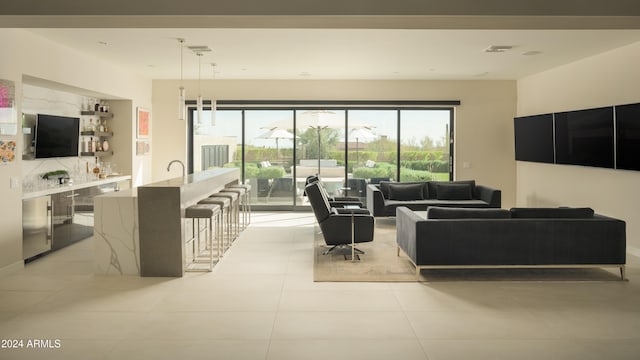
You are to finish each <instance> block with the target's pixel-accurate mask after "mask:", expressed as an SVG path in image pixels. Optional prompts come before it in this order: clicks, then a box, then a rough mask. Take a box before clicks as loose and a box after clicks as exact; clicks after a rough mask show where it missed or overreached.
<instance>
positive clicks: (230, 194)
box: [214, 190, 240, 240]
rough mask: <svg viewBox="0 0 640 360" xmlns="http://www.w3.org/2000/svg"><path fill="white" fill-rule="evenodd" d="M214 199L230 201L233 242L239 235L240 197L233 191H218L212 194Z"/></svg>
mask: <svg viewBox="0 0 640 360" xmlns="http://www.w3.org/2000/svg"><path fill="white" fill-rule="evenodd" d="M214 196H216V197H226V198H228V199H229V200H230V201H231V214H232V218H233V220H232V222H233V224H232V225H233V231H232V232H233V240H235V239H236V238H237V237H238V236H239V235H240V224H239V223H240V211H239V206H238V205H239V199H240V196H239V195H238V193H237V192H235V191H226V190H220V192H217V193H215V194H214Z"/></svg>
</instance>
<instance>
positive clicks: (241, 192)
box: [220, 186, 247, 230]
mask: <svg viewBox="0 0 640 360" xmlns="http://www.w3.org/2000/svg"><path fill="white" fill-rule="evenodd" d="M220 192H221V193H236V194H238V216H239V215H240V212H242V223H241V224H240V230H244V229H246V228H247V208H246V201H247V197H246V195H247V190H246V189H245V188H241V187H229V186H228V187H226V188H224V189H222V190H220ZM238 222H240V219H239V218H238Z"/></svg>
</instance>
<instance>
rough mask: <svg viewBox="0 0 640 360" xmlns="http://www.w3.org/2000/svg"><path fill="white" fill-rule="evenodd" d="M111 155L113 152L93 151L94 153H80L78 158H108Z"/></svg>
mask: <svg viewBox="0 0 640 360" xmlns="http://www.w3.org/2000/svg"><path fill="white" fill-rule="evenodd" d="M110 155H113V151H95V152H84V151H82V152H80V156H97V157H101V156H110Z"/></svg>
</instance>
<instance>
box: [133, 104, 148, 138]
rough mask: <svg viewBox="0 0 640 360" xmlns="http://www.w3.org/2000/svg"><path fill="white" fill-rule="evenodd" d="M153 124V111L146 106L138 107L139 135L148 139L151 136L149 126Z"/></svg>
mask: <svg viewBox="0 0 640 360" xmlns="http://www.w3.org/2000/svg"><path fill="white" fill-rule="evenodd" d="M150 125H151V113H150V112H149V110H147V109H145V108H141V107H139V108H138V116H137V127H136V128H137V137H138V139H146V138H148V137H149V127H150Z"/></svg>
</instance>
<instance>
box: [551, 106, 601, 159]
mask: <svg viewBox="0 0 640 360" xmlns="http://www.w3.org/2000/svg"><path fill="white" fill-rule="evenodd" d="M613 137H614V133H613V107H604V108H596V109H588V110H578V111H568V112H562V113H556V114H555V138H556V142H555V143H556V163H557V164H567V165H584V166H595V167H604V168H613V167H614V155H613V154H614V145H613Z"/></svg>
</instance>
